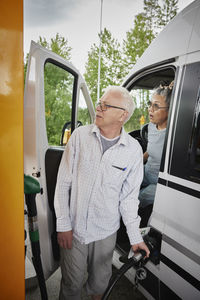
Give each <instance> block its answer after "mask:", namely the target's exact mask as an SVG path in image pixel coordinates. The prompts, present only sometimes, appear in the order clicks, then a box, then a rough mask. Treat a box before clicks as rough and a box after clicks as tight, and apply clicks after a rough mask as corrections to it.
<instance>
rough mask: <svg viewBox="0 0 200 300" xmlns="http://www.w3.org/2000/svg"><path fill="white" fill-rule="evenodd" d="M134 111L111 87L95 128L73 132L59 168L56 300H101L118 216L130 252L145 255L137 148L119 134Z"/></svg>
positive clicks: (120, 91) (117, 89)
mask: <svg viewBox="0 0 200 300" xmlns="http://www.w3.org/2000/svg"><path fill="white" fill-rule="evenodd" d="M133 110H134V104H133V100H132V98H131V96H130V94H129V93H128V91H127V90H126V89H125V88H122V87H116V86H114V87H109V88H108V89H107V90H106V92H105V94H104V95H103V97H102V98H101V99H100V102H99V103H98V104H97V107H96V119H95V124H93V125H87V126H82V127H79V128H77V129H76V130H75V131H74V132H73V134H72V136H71V138H70V140H69V142H68V144H67V146H66V148H65V151H64V154H63V157H62V161H61V164H60V168H59V172H58V178H57V186H56V192H55V211H56V217H57V232H58V243H59V245H60V250H61V271H62V280H61V290H60V299H62V300H64V299H66V300H70V299H74V300H78V299H81V290H82V287H83V284H84V279H85V273H86V271H87V272H88V278H87V282H86V284H85V288H86V292H87V294H88V295H91V296H92V299H94V300H98V299H101V295H102V294H103V292H104V290H105V289H106V287H107V284H108V282H109V279H110V276H111V272H112V268H111V267H112V256H113V251H114V248H115V243H116V232H117V230H118V229H119V226H120V216H122V218H123V221H124V224H125V225H126V228H127V233H128V236H129V239H130V244H131V245H132V249H133V251H134V252H137V251H138V250H140V249H143V250H145V251H146V253H147V256H149V250H148V248H147V246H146V245H145V243H144V242H143V239H142V237H141V234H140V231H139V223H140V218H139V217H138V214H137V211H138V193H139V189H140V184H141V181H142V179H143V154H142V150H141V147H140V145H139V144H138V142H137V141H136V140H134V139H133V138H132V137H131V136H129V135H128V134H127V133H126V132H125V131H124V129H123V124H124V123H125V122H126V121H127V120H128V119H129V118H130V117H131V115H132V113H133Z"/></svg>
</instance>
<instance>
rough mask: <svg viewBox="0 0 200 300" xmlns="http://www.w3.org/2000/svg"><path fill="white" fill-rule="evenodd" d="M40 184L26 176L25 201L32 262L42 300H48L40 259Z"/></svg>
mask: <svg viewBox="0 0 200 300" xmlns="http://www.w3.org/2000/svg"><path fill="white" fill-rule="evenodd" d="M40 192H41V190H40V184H39V182H38V181H37V180H36V179H35V178H33V177H31V176H27V175H24V193H25V201H26V205H27V213H28V224H29V236H30V241H31V249H32V255H33V257H32V261H33V265H34V268H35V271H36V274H37V278H38V283H39V287H40V293H41V298H42V300H48V296H47V290H46V284H45V278H44V273H43V268H42V261H41V257H40V242H39V231H38V224H37V208H36V202H35V197H36V194H37V193H40Z"/></svg>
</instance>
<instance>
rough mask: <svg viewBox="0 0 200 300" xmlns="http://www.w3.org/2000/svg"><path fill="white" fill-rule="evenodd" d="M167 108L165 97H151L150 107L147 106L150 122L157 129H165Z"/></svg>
mask: <svg viewBox="0 0 200 300" xmlns="http://www.w3.org/2000/svg"><path fill="white" fill-rule="evenodd" d="M168 109H169V108H168V106H167V104H166V102H165V97H163V96H161V95H156V94H155V95H153V96H152V100H151V105H150V106H149V108H148V110H149V119H150V122H152V123H153V124H156V125H157V128H158V129H164V128H166V127H167V119H168Z"/></svg>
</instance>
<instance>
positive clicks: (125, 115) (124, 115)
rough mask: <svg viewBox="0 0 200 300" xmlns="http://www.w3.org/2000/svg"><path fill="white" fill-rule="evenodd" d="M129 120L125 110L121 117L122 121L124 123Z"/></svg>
mask: <svg viewBox="0 0 200 300" xmlns="http://www.w3.org/2000/svg"><path fill="white" fill-rule="evenodd" d="M127 118H128V112H127V111H126V110H125V111H124V112H123V114H122V115H121V118H120V121H121V122H122V123H124V122H125V120H126V119H127Z"/></svg>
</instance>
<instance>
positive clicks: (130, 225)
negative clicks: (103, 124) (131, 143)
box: [120, 147, 143, 245]
mask: <svg viewBox="0 0 200 300" xmlns="http://www.w3.org/2000/svg"><path fill="white" fill-rule="evenodd" d="M142 180H143V154H142V150H141V149H140V147H138V149H137V151H136V153H135V155H134V162H133V165H132V168H131V169H130V171H129V173H128V175H127V177H126V179H125V181H124V183H123V186H122V191H121V195H120V213H121V215H122V219H123V222H124V224H125V226H126V229H127V234H128V237H129V240H130V244H131V245H134V244H138V243H140V242H142V241H143V239H142V236H141V234H140V230H139V224H140V219H141V218H140V217H139V216H138V205H139V200H138V194H139V190H140V185H141V182H142Z"/></svg>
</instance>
